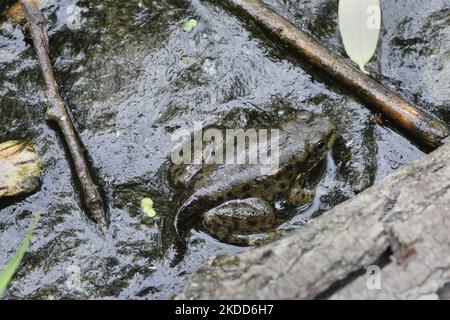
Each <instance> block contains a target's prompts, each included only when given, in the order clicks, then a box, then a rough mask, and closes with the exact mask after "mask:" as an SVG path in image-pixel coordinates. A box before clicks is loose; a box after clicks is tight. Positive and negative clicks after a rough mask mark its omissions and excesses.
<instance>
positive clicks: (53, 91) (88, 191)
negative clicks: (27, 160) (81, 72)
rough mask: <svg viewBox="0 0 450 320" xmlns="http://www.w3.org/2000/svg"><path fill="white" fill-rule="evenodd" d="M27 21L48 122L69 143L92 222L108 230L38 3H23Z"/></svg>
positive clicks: (24, 0) (105, 217)
mask: <svg viewBox="0 0 450 320" xmlns="http://www.w3.org/2000/svg"><path fill="white" fill-rule="evenodd" d="M20 3H21V5H22V8H23V11H24V12H25V16H26V19H27V23H28V27H29V30H30V33H31V37H32V38H33V44H34V48H35V51H36V57H37V60H38V63H39V66H40V67H41V71H42V76H43V79H44V89H45V97H46V98H47V110H46V114H45V115H46V119H47V121H51V122H54V123H56V125H57V126H58V127H59V128H60V130H61V133H62V135H63V137H64V140H65V142H66V145H67V148H68V150H69V153H70V158H71V160H72V162H73V165H74V168H75V172H76V174H77V177H78V181H79V183H80V185H81V189H82V193H83V197H84V203H85V205H86V208H87V210H88V211H89V213H90V215H91V217H92V219H93V220H95V221H96V222H97V223H99V224H100V226H101V228H102V229H103V230H104V231H106V229H107V226H108V220H107V216H106V211H105V207H104V203H103V199H102V197H101V194H100V192H99V189H98V187H97V186H96V185H95V183H94V181H93V179H92V175H91V172H90V170H89V166H88V162H87V161H86V158H85V154H84V151H83V148H82V147H81V145H80V142H79V140H78V136H77V134H76V131H75V128H74V126H73V124H72V121H71V119H70V117H69V114H68V111H67V109H66V107H65V105H64V102H63V101H62V99H61V96H60V94H59V87H58V84H57V83H56V80H55V77H54V75H53V69H52V65H51V62H50V58H49V55H50V47H49V42H48V36H47V31H46V21H45V18H44V16H43V15H42V13H41V11H40V10H39V8H38V7H37V4H36V2H35V0H20Z"/></svg>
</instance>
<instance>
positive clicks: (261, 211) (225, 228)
mask: <svg viewBox="0 0 450 320" xmlns="http://www.w3.org/2000/svg"><path fill="white" fill-rule="evenodd" d="M276 224H277V216H276V214H275V210H274V209H273V207H272V206H271V205H270V204H269V203H268V202H267V201H265V200H262V199H259V198H247V199H243V200H230V201H227V202H225V203H223V204H221V205H220V206H217V207H215V208H213V209H211V210H209V211H207V212H205V213H204V214H203V217H202V225H203V228H204V230H205V231H206V232H207V233H209V234H211V235H212V236H214V237H215V238H217V239H219V240H221V241H223V242H226V243H231V244H241V245H249V244H251V241H252V239H254V236H255V235H264V234H265V233H266V232H268V231H270V230H273V229H274V228H275V227H276Z"/></svg>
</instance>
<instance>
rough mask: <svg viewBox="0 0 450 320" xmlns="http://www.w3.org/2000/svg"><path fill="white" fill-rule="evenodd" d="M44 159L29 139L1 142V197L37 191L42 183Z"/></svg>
mask: <svg viewBox="0 0 450 320" xmlns="http://www.w3.org/2000/svg"><path fill="white" fill-rule="evenodd" d="M42 167H43V166H42V161H41V159H40V157H39V156H38V154H37V153H36V151H35V148H34V146H33V144H32V143H30V142H29V141H25V142H23V141H16V140H14V141H8V142H4V143H1V144H0V198H3V197H10V196H18V195H21V194H26V193H31V192H34V191H36V190H37V189H38V188H39V187H40V185H41V179H40V176H41V173H42Z"/></svg>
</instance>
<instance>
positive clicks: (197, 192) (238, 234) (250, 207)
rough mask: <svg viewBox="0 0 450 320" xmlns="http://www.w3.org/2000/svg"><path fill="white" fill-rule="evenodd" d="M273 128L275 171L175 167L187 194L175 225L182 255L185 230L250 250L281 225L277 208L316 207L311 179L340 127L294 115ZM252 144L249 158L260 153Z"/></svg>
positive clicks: (313, 117) (250, 167) (310, 114)
mask: <svg viewBox="0 0 450 320" xmlns="http://www.w3.org/2000/svg"><path fill="white" fill-rule="evenodd" d="M270 128H271V129H277V130H278V145H279V152H278V161H277V167H276V168H266V170H262V167H264V166H265V165H255V164H246V163H244V164H223V163H200V164H199V163H197V164H183V163H182V164H173V165H171V167H170V177H171V180H172V183H173V185H174V186H175V187H176V188H179V189H181V190H183V191H182V192H181V196H180V199H181V201H180V202H179V203H180V204H181V205H180V206H179V208H178V210H177V212H176V215H175V219H174V221H173V227H174V232H175V233H176V238H177V247H178V250H179V251H180V252H184V251H185V250H186V239H185V238H186V237H187V235H186V230H189V229H190V228H191V227H193V226H197V227H198V228H199V229H201V230H202V231H205V232H206V233H208V234H209V235H211V236H212V237H214V238H216V239H218V240H219V241H222V242H225V243H229V244H234V245H251V244H252V243H256V241H255V239H259V238H260V237H264V236H267V235H268V234H269V232H271V230H274V229H275V228H276V226H277V225H279V224H280V221H279V220H280V219H279V215H278V214H277V209H276V204H277V203H284V204H285V205H286V206H300V205H305V204H308V203H311V202H312V201H313V199H314V194H315V191H314V190H313V189H311V188H310V186H308V183H307V182H308V179H309V178H308V177H309V174H310V173H311V172H313V169H314V168H315V167H316V166H317V165H318V164H319V163H323V161H322V160H324V159H325V158H326V155H327V154H328V153H329V151H330V150H331V148H332V146H333V144H334V141H335V137H336V124H335V122H334V121H333V120H332V119H330V118H328V117H325V116H322V115H319V114H316V113H313V112H311V111H306V110H300V111H298V110H295V111H292V112H290V113H289V115H288V116H287V117H285V118H284V119H282V120H279V121H277V122H273V123H271V124H270ZM225 140H226V139H225ZM225 140H224V141H225ZM251 143H252V142H251V141H249V142H248V145H247V146H246V149H245V150H246V152H257V151H255V150H258V149H257V147H255V146H253V145H251ZM223 147H224V148H225V147H227V146H226V142H223ZM180 248H181V249H180ZM181 255H184V254H181ZM178 256H179V258H180V253H178Z"/></svg>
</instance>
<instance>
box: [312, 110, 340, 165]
mask: <svg viewBox="0 0 450 320" xmlns="http://www.w3.org/2000/svg"><path fill="white" fill-rule="evenodd" d="M307 128H308V129H309V130H308V132H307V137H306V139H305V150H306V152H307V158H308V160H311V161H312V162H313V163H317V162H319V161H320V160H322V159H323V158H324V157H325V156H326V154H327V153H328V151H330V149H331V148H332V146H333V144H334V142H335V140H336V124H335V122H334V121H333V120H331V119H329V118H327V117H324V116H320V115H312V116H311V120H310V121H309V123H308V124H307Z"/></svg>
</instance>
